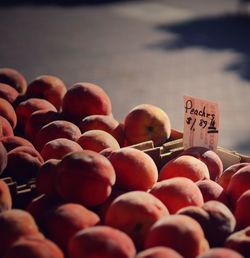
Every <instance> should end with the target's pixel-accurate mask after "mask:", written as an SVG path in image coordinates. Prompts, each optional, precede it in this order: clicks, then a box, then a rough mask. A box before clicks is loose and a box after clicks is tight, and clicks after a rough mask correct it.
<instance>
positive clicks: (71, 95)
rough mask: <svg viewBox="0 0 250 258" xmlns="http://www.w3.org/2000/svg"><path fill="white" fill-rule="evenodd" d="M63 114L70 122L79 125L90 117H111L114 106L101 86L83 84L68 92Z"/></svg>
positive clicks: (75, 85)
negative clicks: (85, 118)
mask: <svg viewBox="0 0 250 258" xmlns="http://www.w3.org/2000/svg"><path fill="white" fill-rule="evenodd" d="M62 113H63V114H64V116H65V117H66V119H68V120H69V121H72V122H75V123H79V122H80V121H81V120H82V119H83V118H84V117H86V116H89V115H111V113H112V106H111V101H110V99H109V96H108V95H107V93H106V92H105V91H104V90H103V89H102V88H101V87H100V86H98V85H96V84H93V83H88V82H81V83H77V84H74V85H73V86H72V87H70V88H69V89H68V91H67V92H66V94H65V96H64V98H63V107H62Z"/></svg>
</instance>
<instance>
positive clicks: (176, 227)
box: [145, 214, 209, 258]
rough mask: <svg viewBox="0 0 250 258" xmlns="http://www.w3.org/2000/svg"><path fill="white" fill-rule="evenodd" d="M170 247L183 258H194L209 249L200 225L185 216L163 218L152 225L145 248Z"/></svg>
mask: <svg viewBox="0 0 250 258" xmlns="http://www.w3.org/2000/svg"><path fill="white" fill-rule="evenodd" d="M155 246H165V247H170V248H172V249H174V250H175V251H177V252H178V253H180V254H181V255H182V256H184V257H185V258H195V257H197V256H198V255H200V254H202V253H204V252H206V251H207V250H208V249H209V245H208V242H207V240H206V238H205V237H204V233H203V230H202V228H201V226H200V224H199V223H198V222H197V221H195V220H194V219H192V218H190V217H188V216H186V215H179V214H175V215H170V216H164V217H162V218H161V219H159V220H158V221H157V222H155V223H154V224H153V226H152V227H151V229H150V231H149V233H148V234H147V236H146V241H145V248H146V249H147V248H151V247H155Z"/></svg>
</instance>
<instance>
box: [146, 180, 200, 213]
mask: <svg viewBox="0 0 250 258" xmlns="http://www.w3.org/2000/svg"><path fill="white" fill-rule="evenodd" d="M150 193H151V194H152V195H154V196H155V197H157V198H158V199H159V200H161V201H162V202H163V203H164V204H165V206H166V207H167V208H168V210H169V212H170V213H171V214H173V213H176V212H177V211H178V210H179V209H181V208H184V207H187V206H191V205H194V206H202V205H203V197H202V194H201V191H200V190H199V188H198V186H197V185H196V184H195V183H194V182H193V181H192V180H191V179H188V178H185V177H175V178H171V179H166V180H163V181H161V182H158V183H156V185H155V186H154V187H153V188H152V189H151V191H150Z"/></svg>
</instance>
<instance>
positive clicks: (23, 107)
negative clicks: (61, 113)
mask: <svg viewBox="0 0 250 258" xmlns="http://www.w3.org/2000/svg"><path fill="white" fill-rule="evenodd" d="M37 110H47V111H49V110H50V111H54V112H56V111H57V110H56V108H55V106H54V105H52V104H51V103H50V102H49V101H47V100H45V99H38V98H30V99H27V100H25V101H22V102H20V103H19V104H18V105H17V106H16V114H17V123H18V129H19V130H21V132H23V131H24V129H25V126H26V123H27V121H28V120H29V117H30V116H31V114H32V113H33V112H35V111H37Z"/></svg>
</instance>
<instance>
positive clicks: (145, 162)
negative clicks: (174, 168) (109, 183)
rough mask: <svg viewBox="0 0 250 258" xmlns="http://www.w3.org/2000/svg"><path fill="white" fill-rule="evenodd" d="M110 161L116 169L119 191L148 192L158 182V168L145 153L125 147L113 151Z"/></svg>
mask: <svg viewBox="0 0 250 258" xmlns="http://www.w3.org/2000/svg"><path fill="white" fill-rule="evenodd" d="M108 159H109V160H110V162H111V163H112V165H113V167H114V169H115V173H116V186H117V187H118V188H119V189H122V190H127V191H130V190H142V191H147V190H149V189H150V188H152V187H153V186H154V184H155V183H156V182H157V178H158V170H157V167H156V165H155V163H154V161H153V159H152V158H151V157H150V156H149V155H148V154H146V153H144V152H143V151H140V150H137V149H134V148H131V147H125V148H121V149H119V150H115V151H113V152H112V153H111V155H110V156H109V157H108Z"/></svg>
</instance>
